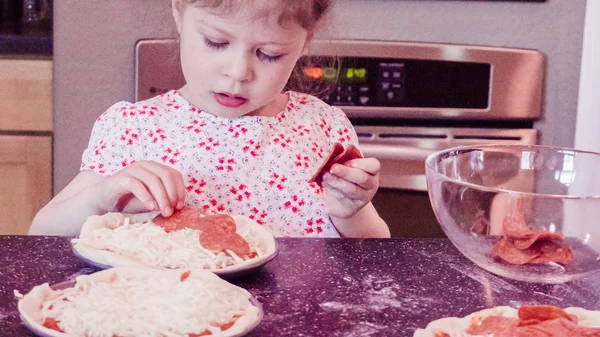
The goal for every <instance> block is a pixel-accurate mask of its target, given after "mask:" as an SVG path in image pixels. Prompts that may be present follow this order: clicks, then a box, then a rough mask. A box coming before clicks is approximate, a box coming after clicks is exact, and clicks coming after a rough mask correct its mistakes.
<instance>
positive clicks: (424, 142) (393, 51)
mask: <svg viewBox="0 0 600 337" xmlns="http://www.w3.org/2000/svg"><path fill="white" fill-rule="evenodd" d="M323 60H330V62H324V61H323ZM302 61H307V62H301V63H300V66H299V67H300V68H299V69H298V70H299V72H300V73H301V74H304V75H305V76H306V79H307V80H308V82H311V81H312V82H314V84H315V85H316V86H320V85H323V84H326V85H327V87H328V88H331V90H329V91H323V92H324V93H323V94H322V95H321V98H322V99H324V100H325V101H327V102H328V103H330V104H333V105H336V106H339V107H340V108H341V109H342V110H344V111H345V112H346V114H347V115H348V117H349V118H350V120H351V121H352V122H353V124H354V125H355V128H356V131H357V133H358V136H359V143H360V149H361V151H362V152H363V153H364V155H365V156H370V157H375V158H377V159H379V160H380V162H381V180H380V186H381V187H380V189H379V191H378V192H377V194H376V196H375V198H374V200H373V203H374V204H375V207H376V208H377V210H378V211H379V213H380V215H381V216H382V217H383V218H384V219H385V220H386V222H387V223H388V225H389V226H390V230H391V232H392V235H393V236H407V237H437V236H443V233H442V231H441V229H440V228H439V225H438V223H437V221H436V219H435V216H434V214H433V211H432V209H431V206H430V204H429V199H428V195H427V186H426V183H425V175H424V174H425V173H424V172H425V169H424V160H425V158H426V157H427V156H428V155H429V154H430V153H433V152H435V151H437V150H442V149H445V148H448V147H452V146H458V145H469V144H471V145H474V144H484V143H518V144H535V143H536V140H537V131H536V130H535V128H534V127H533V123H534V121H535V120H537V119H539V118H540V116H541V110H542V87H543V75H544V71H543V69H544V57H543V55H542V54H541V53H540V52H538V51H535V50H527V49H513V48H497V47H486V46H468V45H450V44H437V43H407V42H390V41H364V40H315V41H313V43H312V44H311V47H310V53H309V54H308V55H307V56H305V57H304V59H303V60H302ZM135 77H136V81H135V83H136V88H135V89H136V90H135V92H136V100H142V99H146V98H150V97H152V96H154V95H157V94H159V93H162V92H165V91H168V90H170V89H174V88H178V87H180V86H182V85H183V83H184V80H183V76H182V74H181V69H180V66H179V62H178V57H177V43H176V41H174V40H144V41H140V42H138V44H137V47H136V73H135Z"/></svg>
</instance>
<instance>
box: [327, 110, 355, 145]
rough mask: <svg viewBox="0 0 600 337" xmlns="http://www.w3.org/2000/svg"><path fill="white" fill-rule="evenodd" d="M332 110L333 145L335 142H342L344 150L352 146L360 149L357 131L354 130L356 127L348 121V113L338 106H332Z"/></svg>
mask: <svg viewBox="0 0 600 337" xmlns="http://www.w3.org/2000/svg"><path fill="white" fill-rule="evenodd" d="M331 108H332V116H331V124H332V134H331V141H332V145H333V143H335V142H340V143H342V145H344V148H346V147H348V145H350V144H352V145H354V146H356V147H358V136H357V135H356V130H354V127H353V126H352V123H351V122H350V120H349V119H348V116H346V113H344V111H342V109H340V108H338V107H336V106H331Z"/></svg>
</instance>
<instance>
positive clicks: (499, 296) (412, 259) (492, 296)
mask: <svg viewBox="0 0 600 337" xmlns="http://www.w3.org/2000/svg"><path fill="white" fill-rule="evenodd" d="M277 242H278V244H279V248H280V252H279V255H278V256H277V257H276V258H275V259H274V260H273V261H271V262H270V263H268V264H267V265H266V266H265V267H264V268H263V269H262V270H261V271H260V272H259V273H257V274H254V275H249V276H246V277H244V278H241V279H238V280H236V281H233V283H235V284H237V285H239V286H241V287H244V288H246V289H247V290H248V291H249V292H250V293H252V294H253V295H254V296H255V297H256V298H257V299H258V300H259V301H260V302H261V303H262V305H263V309H264V311H265V316H264V320H263V321H262V323H261V324H260V325H259V326H258V327H257V328H256V329H255V330H254V331H253V332H252V333H251V334H250V335H249V336H349V337H352V336H412V334H413V332H414V330H415V329H416V328H419V327H425V326H426V325H427V323H428V322H429V321H432V320H435V319H438V318H441V317H445V316H465V315H468V314H470V313H472V312H473V311H477V310H480V309H483V308H486V307H492V306H497V305H511V306H519V305H521V304H550V305H556V306H560V307H569V306H580V307H584V308H587V309H596V310H600V280H599V279H598V278H597V277H594V278H588V279H585V280H580V281H574V282H570V283H564V284H559V285H542V284H530V283H523V282H517V281H512V280H507V279H505V278H502V277H498V276H495V275H493V274H490V273H487V272H485V271H483V270H481V269H479V268H478V267H476V266H475V265H474V264H472V263H471V262H470V261H469V260H467V259H466V258H465V257H463V256H462V255H461V254H460V253H459V252H458V250H456V249H455V248H454V246H452V244H451V243H450V242H449V241H448V240H447V239H400V238H393V239H365V240H362V239H294V238H285V239H284V238H282V239H277ZM0 266H1V269H0V280H1V282H0V336H4V337H16V336H29V335H30V334H28V331H27V330H26V329H25V327H24V326H23V325H21V323H20V321H19V317H18V313H17V311H16V301H15V299H14V296H13V290H14V289H17V290H19V291H21V292H22V293H25V292H27V291H29V290H30V289H31V288H32V287H33V286H35V285H37V284H41V283H44V282H48V283H51V284H53V283H58V282H62V281H66V280H71V279H73V278H75V277H76V276H78V275H81V274H88V273H91V272H93V271H94V269H92V268H90V267H88V266H87V265H86V264H84V263H83V262H81V261H79V260H78V259H77V258H76V257H75V256H74V255H73V254H72V252H71V250H70V244H69V238H67V237H34V236H4V237H2V236H0Z"/></svg>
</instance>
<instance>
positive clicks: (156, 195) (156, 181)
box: [127, 166, 173, 216]
mask: <svg viewBox="0 0 600 337" xmlns="http://www.w3.org/2000/svg"><path fill="white" fill-rule="evenodd" d="M129 176H130V179H128V181H127V184H128V185H127V186H128V187H131V186H135V187H136V192H139V193H143V192H141V189H140V188H139V186H138V184H137V182H140V183H141V184H143V186H145V188H146V190H147V191H149V192H150V194H151V195H152V197H153V199H154V201H155V202H156V204H157V205H158V209H160V212H161V214H162V215H163V216H170V215H171V214H172V213H173V207H172V206H171V202H170V200H169V196H168V193H167V190H166V188H165V185H164V184H163V181H162V179H161V178H160V177H159V176H158V175H156V174H154V172H152V171H151V170H149V169H147V167H146V166H138V167H136V169H135V170H130V171H129ZM131 192H132V193H133V194H134V195H135V196H136V197H138V198H140V197H139V196H138V195H137V194H136V193H135V192H134V191H133V189H132V190H131ZM140 200H142V199H140ZM142 201H143V202H144V204H146V201H144V200H142ZM155 209H156V208H155Z"/></svg>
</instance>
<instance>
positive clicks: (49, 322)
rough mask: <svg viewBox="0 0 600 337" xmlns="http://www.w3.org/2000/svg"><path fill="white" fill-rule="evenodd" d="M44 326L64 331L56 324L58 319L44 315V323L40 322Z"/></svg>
mask: <svg viewBox="0 0 600 337" xmlns="http://www.w3.org/2000/svg"><path fill="white" fill-rule="evenodd" d="M42 325H43V326H44V327H46V328H48V329H52V330H54V331H58V332H64V331H63V330H62V329H61V328H60V327H59V326H58V321H57V320H55V319H54V318H51V317H46V319H45V320H44V323H43V324H42Z"/></svg>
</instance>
